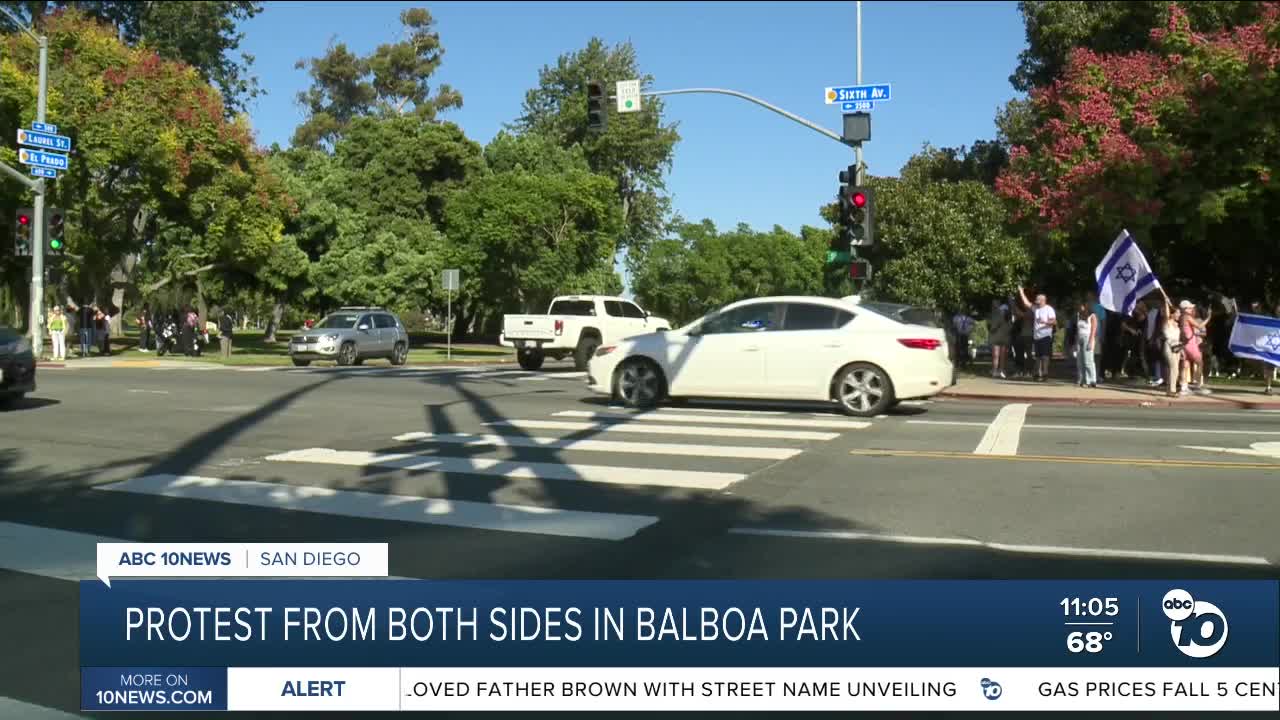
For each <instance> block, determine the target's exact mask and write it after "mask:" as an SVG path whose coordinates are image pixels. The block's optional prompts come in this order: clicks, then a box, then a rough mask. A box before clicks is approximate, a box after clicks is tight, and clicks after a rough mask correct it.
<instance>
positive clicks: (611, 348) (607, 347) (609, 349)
mask: <svg viewBox="0 0 1280 720" xmlns="http://www.w3.org/2000/svg"><path fill="white" fill-rule="evenodd" d="M617 349H618V346H617V345H605V346H604V347H601V348H599V349H598V350H596V357H600V356H601V355H608V354H609V353H611V352H613V351H614V350H617Z"/></svg>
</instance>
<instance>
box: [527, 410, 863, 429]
mask: <svg viewBox="0 0 1280 720" xmlns="http://www.w3.org/2000/svg"><path fill="white" fill-rule="evenodd" d="M551 416H552V417H572V418H585V419H588V420H622V421H626V422H630V421H635V420H638V421H641V422H672V423H725V424H728V425H763V426H765V427H808V428H835V429H839V430H863V429H866V428H869V427H871V423H869V422H865V421H863V422H859V421H856V420H821V419H818V418H814V419H812V420H794V419H790V418H778V419H776V420H775V419H773V418H751V417H732V416H728V415H670V414H667V413H654V412H640V413H617V412H591V411H590V410H562V411H560V412H558V413H552V414H551Z"/></svg>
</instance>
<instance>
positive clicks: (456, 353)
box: [111, 330, 515, 365]
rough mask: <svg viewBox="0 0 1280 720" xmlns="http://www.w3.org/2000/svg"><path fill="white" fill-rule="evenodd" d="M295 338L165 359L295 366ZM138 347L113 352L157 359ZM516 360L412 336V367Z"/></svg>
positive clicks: (118, 343)
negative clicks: (224, 352)
mask: <svg viewBox="0 0 1280 720" xmlns="http://www.w3.org/2000/svg"><path fill="white" fill-rule="evenodd" d="M292 336H293V332H290V331H284V330H282V331H279V332H277V333H276V341H275V342H273V343H268V342H266V341H265V340H264V339H263V334H262V332H261V331H256V330H245V331H241V332H237V333H236V334H235V342H234V345H233V347H232V354H231V358H230V359H229V360H223V359H222V358H220V357H219V356H218V341H217V339H216V338H210V342H209V347H208V348H206V350H205V353H204V354H203V355H201V356H200V357H198V358H189V357H187V356H185V355H165V359H166V360H169V359H173V360H178V361H187V360H189V361H192V362H211V363H221V364H224V365H291V364H292V361H291V360H290V359H289V338H290V337H292ZM137 346H138V335H137V333H136V332H129V333H126V334H125V336H124V337H116V338H112V339H111V350H112V353H113V355H114V356H115V357H119V358H122V359H125V360H146V359H154V358H155V357H156V354H155V352H154V351H153V352H150V353H143V352H139V351H138V350H137ZM514 358H515V353H514V352H513V351H512V350H511V349H509V348H505V347H502V346H501V345H486V344H482V343H461V344H458V343H455V344H454V345H453V358H452V360H450V359H449V358H448V353H447V348H446V345H445V338H444V337H443V336H437V335H428V334H421V333H411V334H410V335H409V364H411V365H412V364H414V363H442V362H456V363H467V362H485V363H494V362H505V361H510V360H514ZM319 362H324V361H319ZM366 362H369V363H373V364H375V365H376V364H377V363H379V362H382V363H384V364H385V363H386V361H382V360H368V361H366Z"/></svg>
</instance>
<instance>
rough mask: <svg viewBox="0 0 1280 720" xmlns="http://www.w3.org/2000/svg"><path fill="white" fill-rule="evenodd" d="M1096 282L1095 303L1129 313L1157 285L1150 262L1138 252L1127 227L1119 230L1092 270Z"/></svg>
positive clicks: (1112, 309) (1115, 310)
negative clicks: (1099, 262) (1109, 247)
mask: <svg viewBox="0 0 1280 720" xmlns="http://www.w3.org/2000/svg"><path fill="white" fill-rule="evenodd" d="M1094 277H1095V278H1096V279H1097V281H1098V302H1099V303H1101V304H1102V307H1104V308H1106V309H1108V310H1111V311H1112V312H1118V313H1121V314H1123V315H1132V314H1133V306H1134V305H1137V304H1138V301H1139V300H1141V299H1142V297H1143V296H1145V295H1146V294H1147V293H1149V292H1151V291H1152V290H1155V289H1157V288H1159V287H1160V281H1159V280H1157V279H1156V274H1155V272H1154V271H1152V269H1151V263H1149V262H1147V257H1146V256H1145V255H1143V254H1142V250H1141V249H1140V248H1139V247H1138V243H1136V242H1134V240H1133V236H1132V235H1130V234H1129V231H1128V230H1121V231H1120V235H1119V236H1118V237H1116V241H1115V242H1113V243H1111V249H1110V250H1108V251H1107V255H1106V257H1104V258H1102V263H1101V264H1099V265H1098V268H1097V270H1095V271H1094Z"/></svg>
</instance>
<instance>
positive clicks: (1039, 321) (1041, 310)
mask: <svg viewBox="0 0 1280 720" xmlns="http://www.w3.org/2000/svg"><path fill="white" fill-rule="evenodd" d="M1018 294H1019V295H1020V296H1021V297H1022V303H1023V304H1024V305H1027V306H1030V307H1033V308H1034V311H1033V314H1032V317H1033V321H1034V329H1033V330H1032V332H1031V337H1032V341H1033V342H1032V345H1033V347H1034V348H1035V353H1036V380H1037V381H1039V382H1045V381H1046V380H1048V379H1049V361H1050V360H1051V359H1052V358H1053V335H1054V332H1055V331H1056V329H1057V327H1058V315H1057V313H1055V312H1054V311H1053V308H1052V307H1051V306H1050V305H1049V298H1047V297H1045V295H1044V294H1043V293H1041V294H1039V295H1036V301H1035V304H1034V305H1032V303H1031V302H1030V301H1029V300H1027V292H1026V291H1025V290H1023V289H1022V287H1021V286H1019V287H1018Z"/></svg>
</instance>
